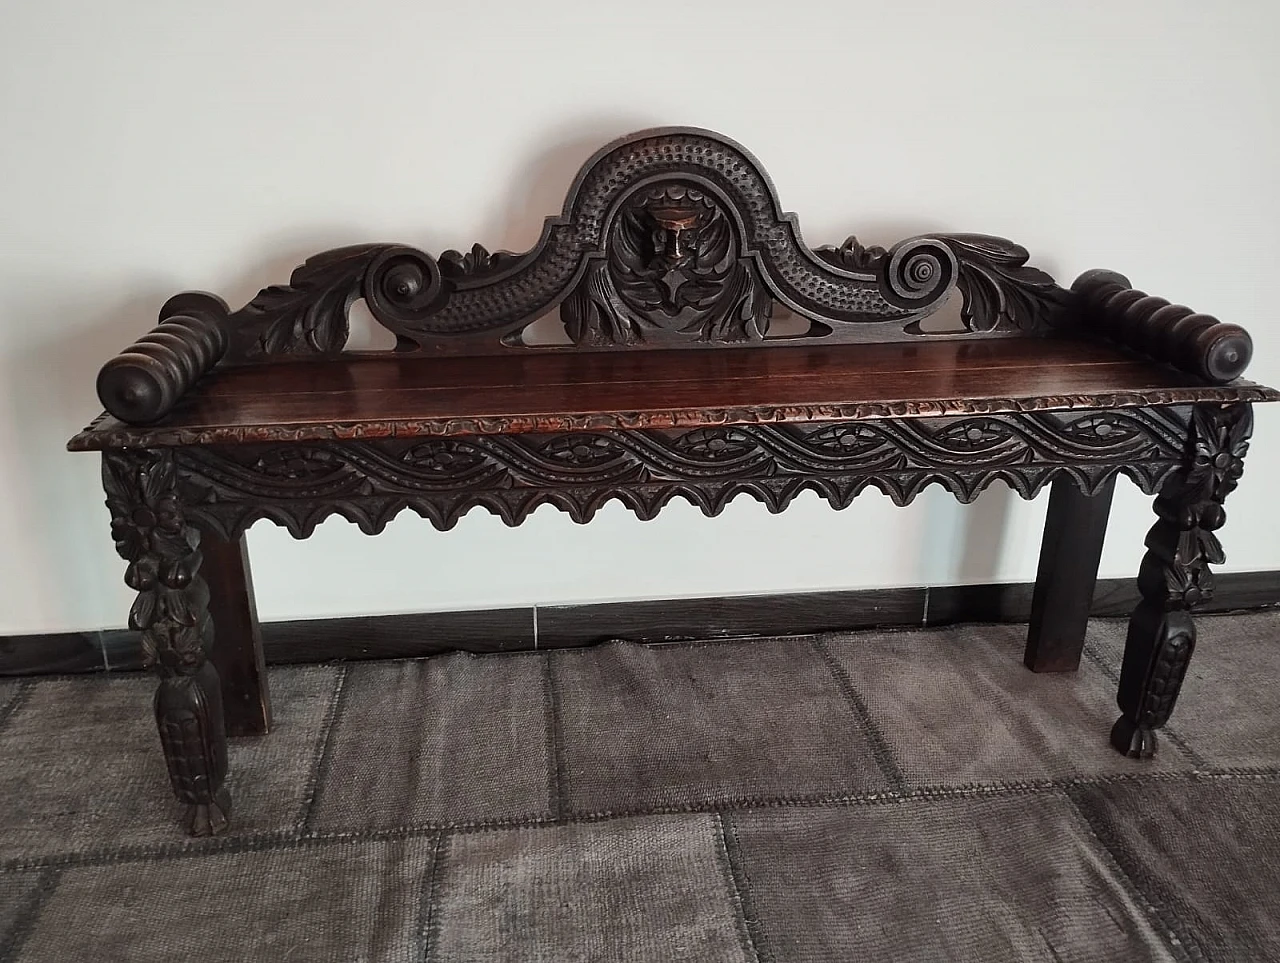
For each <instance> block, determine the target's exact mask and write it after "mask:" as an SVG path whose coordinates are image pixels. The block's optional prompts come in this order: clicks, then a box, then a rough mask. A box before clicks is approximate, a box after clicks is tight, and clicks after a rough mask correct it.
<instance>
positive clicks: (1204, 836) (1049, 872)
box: [0, 613, 1280, 963]
mask: <svg viewBox="0 0 1280 963" xmlns="http://www.w3.org/2000/svg"><path fill="white" fill-rule="evenodd" d="M1199 625H1200V629H1201V631H1200V646H1199V649H1198V651H1197V653H1196V656H1195V659H1194V661H1193V664H1192V668H1191V671H1190V673H1189V676H1188V679H1187V682H1186V684H1185V687H1184V690H1183V697H1182V700H1181V702H1180V704H1179V706H1178V709H1177V712H1176V713H1175V715H1174V720H1173V723H1172V725H1171V726H1170V727H1169V728H1168V729H1167V730H1165V731H1164V733H1163V734H1162V737H1161V738H1162V744H1161V749H1160V753H1159V755H1158V756H1157V758H1156V759H1154V760H1151V761H1148V762H1136V761H1132V760H1128V759H1124V758H1122V757H1121V756H1119V755H1118V754H1117V753H1115V752H1114V751H1112V749H1111V748H1110V747H1109V746H1108V744H1107V733H1108V730H1109V729H1110V726H1111V723H1112V722H1113V720H1114V719H1115V716H1116V714H1117V710H1116V708H1115V700H1114V695H1115V679H1116V671H1117V667H1118V665H1119V657H1120V651H1121V647H1122V644H1123V634H1124V625H1123V623H1121V622H1111V621H1099V622H1094V623H1093V624H1092V625H1091V627H1090V642H1089V646H1088V651H1087V656H1086V659H1085V662H1084V665H1083V666H1082V668H1081V670H1080V672H1079V673H1078V674H1074V675H1036V674H1033V673H1031V672H1029V671H1027V670H1026V669H1024V668H1023V666H1022V663H1021V648H1022V641H1023V634H1024V633H1025V627H1024V626H1016V625H969V626H960V627H955V628H948V629H934V630H919V631H893V632H888V631H885V632H861V633H856V634H848V635H824V636H804V637H794V638H782V639H755V640H748V641H741V642H714V643H680V644H673V645H664V646H655V647H642V646H637V645H630V644H624V643H618V644H611V645H606V646H601V647H597V648H592V649H580V650H559V651H551V652H539V653H526V654H518V655H494V656H483V657H476V656H472V655H467V654H453V655H448V656H441V657H436V658H431V659H426V660H417V661H398V662H368V663H353V664H349V665H323V666H305V667H289V668H277V669H274V670H272V672H271V686H272V694H273V699H274V703H275V714H276V720H277V724H276V728H275V730H274V731H273V732H272V733H271V735H270V736H268V737H266V738H262V739H248V740H236V741H234V742H233V744H232V752H231V765H232V770H233V771H232V775H231V777H230V786H231V789H232V792H233V794H234V798H235V810H234V813H233V820H234V824H233V827H232V830H231V832H230V833H229V834H228V835H226V836H223V837H219V838H217V839H213V840H188V839H186V838H185V837H184V836H183V835H182V834H181V832H180V830H179V829H178V824H177V819H178V810H177V808H176V804H174V803H173V802H172V800H171V798H170V797H169V791H168V786H167V780H166V777H165V773H164V764H163V760H162V758H161V755H160V750H159V744H158V739H157V737H156V734H155V730H154V727H153V723H152V720H151V709H150V701H151V694H152V692H153V689H154V683H153V682H152V681H151V680H150V679H148V678H146V677H144V676H140V675H131V674H125V675H108V676H98V677H76V678H43V679H32V680H0V959H5V960H9V959H13V960H22V961H50V963H52V961H58V963H62V961H67V960H75V961H80V960H92V961H114V960H121V961H125V960H127V961H131V963H147V961H165V963H170V961H174V960H200V961H214V960H227V961H237V963H238V961H245V960H263V961H273V963H278V961H329V960H334V961H337V960H342V961H416V963H422V961H429V963H458V961H477V963H479V961H521V963H529V961H546V963H569V961H588V960H590V961H596V960H599V961H608V963H621V961H645V963H653V961H662V960H696V961H700V963H715V961H731V960H732V961H778V963H791V961H795V963H807V961H873V960H910V961H927V960H981V961H984V963H995V961H1001V960H1019V961H1022V960H1043V961H1046V963H1067V961H1072V963H1074V961H1104V960H1124V961H1142V960H1224V961H1231V963H1241V961H1248V960H1278V959H1280V613H1261V614H1250V615H1240V616H1222V617H1205V618H1203V619H1201V620H1199Z"/></svg>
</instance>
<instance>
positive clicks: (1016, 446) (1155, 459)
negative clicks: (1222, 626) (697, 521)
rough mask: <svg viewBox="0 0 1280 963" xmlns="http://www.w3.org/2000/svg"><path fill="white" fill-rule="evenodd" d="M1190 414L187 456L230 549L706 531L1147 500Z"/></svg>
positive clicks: (265, 449)
mask: <svg viewBox="0 0 1280 963" xmlns="http://www.w3.org/2000/svg"><path fill="white" fill-rule="evenodd" d="M1187 417H1189V414H1188V409H1187V408H1177V409H1167V410H1142V409H1135V410H1125V411H1121V410H1113V411H1089V412H1044V413H1027V414H1022V415H985V416H970V417H953V418H931V419H921V420H903V421H868V422H858V423H828V424H821V423H818V424H811V425H733V426H725V427H715V428H696V429H690V430H670V431H652V430H650V431H601V432H571V433H565V434H552V435H511V436H474V437H463V438H442V439H408V440H385V441H363V442H357V441H346V442H313V443H298V444H292V445H278V446H277V445H240V446H228V447H223V448H184V449H179V450H178V451H177V454H176V457H177V459H178V464H179V465H180V466H181V472H182V476H183V498H184V502H185V504H186V505H187V506H188V511H189V513H190V516H191V518H192V519H193V520H195V521H197V522H199V523H200V524H201V525H207V526H209V527H211V528H212V529H213V530H215V531H218V532H221V533H222V534H223V535H225V536H226V537H232V536H234V535H236V534H238V533H240V532H242V531H243V530H244V529H245V528H247V527H248V526H249V525H250V524H252V522H253V521H254V520H255V519H257V518H262V517H265V518H270V519H273V520H274V521H276V522H278V523H280V524H282V525H284V526H286V527H287V528H288V529H289V530H290V532H292V533H293V534H294V535H295V536H297V537H299V538H304V537H306V536H307V535H309V534H310V533H311V531H312V530H313V529H314V528H315V526H316V525H317V524H318V523H319V522H320V521H321V520H323V519H324V518H326V517H327V516H329V515H331V514H335V513H336V514H340V515H343V516H345V517H347V518H349V519H350V520H352V521H354V522H356V523H357V524H358V525H359V526H360V527H361V529H362V530H364V531H365V532H368V533H370V534H373V533H376V532H379V531H381V530H382V528H383V527H384V526H385V525H386V524H387V523H388V522H389V521H390V520H391V519H392V518H393V517H395V515H397V514H398V513H399V512H401V511H403V510H405V509H411V510H413V511H415V512H417V513H418V514H420V515H422V516H424V517H426V518H427V519H429V520H430V521H431V523H432V524H433V525H435V526H436V527H437V528H440V529H448V528H451V527H452V526H453V525H454V524H455V523H456V522H457V520H458V519H459V518H460V517H461V516H462V515H463V514H465V513H466V512H467V511H468V510H469V509H471V508H474V507H476V506H484V507H485V508H487V509H489V510H490V511H492V512H494V513H495V514H497V515H498V516H500V517H501V518H502V519H503V520H504V521H505V522H506V523H507V524H509V525H516V524H519V523H520V522H521V521H522V520H523V519H524V518H526V517H527V516H528V514H529V513H530V512H532V511H533V510H534V509H535V508H537V507H538V506H539V505H541V504H544V503H546V504H551V505H555V506H556V507H558V508H560V509H562V510H564V511H566V512H568V513H569V514H570V516H572V518H573V519H574V520H575V521H578V522H585V521H588V520H589V519H590V518H591V517H592V516H593V515H594V514H595V512H596V511H597V510H598V509H599V508H600V506H601V505H603V504H604V503H605V502H607V501H608V500H609V499H611V498H617V499H618V500H619V501H621V502H622V503H623V504H625V505H627V506H628V507H629V508H631V509H632V510H633V511H634V512H635V513H636V514H637V515H638V516H640V517H641V518H646V519H647V518H651V517H653V516H654V515H656V514H657V512H658V511H659V510H660V509H661V508H662V506H663V505H665V504H666V503H667V502H669V501H670V500H671V499H672V498H675V497H677V496H682V497H684V498H687V499H688V500H690V501H692V502H693V503H694V504H696V505H698V506H699V507H700V508H701V509H702V510H703V512H705V513H706V514H708V515H716V514H719V512H720V511H721V510H722V509H723V508H724V506H725V504H727V503H728V501H729V500H730V499H732V498H733V497H734V496H736V495H738V494H741V493H743V492H746V493H749V494H750V495H752V496H753V497H755V498H757V499H758V500H760V501H761V502H763V503H764V504H765V505H766V506H767V507H768V508H769V510H770V511H773V512H778V511H781V510H782V509H783V508H785V507H786V505H787V504H788V503H789V502H790V501H791V499H792V498H794V497H795V496H796V495H797V494H798V493H799V492H801V491H803V490H805V489H811V490H813V491H815V492H817V493H818V494H819V495H820V496H821V497H823V498H825V499H826V500H827V501H829V502H830V503H831V504H832V505H833V506H834V507H836V508H843V507H845V506H847V505H848V504H849V503H850V501H852V499H853V498H854V496H855V495H857V494H858V492H860V491H862V490H863V489H864V488H866V487H867V486H874V487H876V488H879V489H880V490H881V491H883V492H884V493H885V494H887V495H889V497H890V498H892V499H893V501H894V502H895V503H896V504H899V505H905V504H906V503H908V502H910V501H911V500H912V499H913V498H915V496H916V495H917V494H919V492H920V491H921V490H923V489H924V488H925V487H926V486H927V485H929V484H932V483H937V484H940V485H943V486H944V487H946V488H947V489H949V490H950V491H952V492H953V493H955V495H956V496H957V497H958V498H960V499H961V500H962V501H966V502H967V501H971V500H972V499H973V498H974V497H976V496H977V494H978V492H979V491H981V490H982V489H983V488H985V487H987V486H988V485H990V484H991V483H993V482H994V481H996V480H997V479H1002V480H1004V481H1005V482H1006V483H1007V484H1008V485H1009V486H1010V487H1012V488H1013V489H1014V490H1015V491H1017V492H1018V493H1019V494H1020V495H1022V496H1023V497H1024V498H1030V497H1032V496H1034V495H1035V493H1036V492H1037V491H1038V490H1039V489H1040V488H1041V487H1043V486H1044V485H1045V484H1046V483H1047V482H1048V481H1049V480H1051V478H1053V477H1054V476H1056V475H1058V474H1061V473H1066V474H1068V475H1070V476H1071V477H1072V478H1074V479H1075V480H1076V482H1077V483H1078V484H1079V485H1080V486H1081V487H1082V488H1083V489H1084V490H1085V491H1089V492H1092V491H1096V490H1097V488H1098V486H1099V485H1101V484H1102V483H1103V482H1104V481H1105V480H1106V479H1107V478H1109V477H1111V476H1112V475H1114V474H1116V473H1117V472H1124V473H1126V474H1128V475H1129V476H1130V477H1132V478H1133V479H1134V480H1135V481H1136V482H1137V483H1138V485H1139V486H1140V487H1141V488H1142V489H1143V490H1145V491H1148V492H1154V491H1155V490H1156V488H1157V487H1158V486H1159V484H1160V483H1161V482H1162V480H1163V479H1164V478H1165V477H1166V476H1167V475H1168V474H1169V472H1171V471H1173V470H1174V468H1176V467H1177V465H1178V464H1179V463H1180V460H1181V458H1182V449H1183V438H1184V437H1185V432H1186V418H1187Z"/></svg>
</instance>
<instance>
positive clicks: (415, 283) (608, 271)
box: [229, 128, 1064, 362]
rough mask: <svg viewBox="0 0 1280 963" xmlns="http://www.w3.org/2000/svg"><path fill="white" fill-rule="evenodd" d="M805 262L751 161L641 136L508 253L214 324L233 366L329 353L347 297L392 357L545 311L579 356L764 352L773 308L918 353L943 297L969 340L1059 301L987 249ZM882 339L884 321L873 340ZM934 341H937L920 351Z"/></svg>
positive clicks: (255, 306) (941, 248)
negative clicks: (387, 342)
mask: <svg viewBox="0 0 1280 963" xmlns="http://www.w3.org/2000/svg"><path fill="white" fill-rule="evenodd" d="M855 243H856V242H847V243H846V245H845V247H843V248H840V249H821V248H820V249H818V250H817V251H811V250H809V249H808V248H807V247H806V246H805V245H804V243H803V241H802V240H801V239H800V235H799V232H798V230H797V227H796V220H795V217H794V215H790V214H784V213H783V212H782V209H781V206H780V205H779V203H778V199H777V197H776V195H775V193H774V190H773V186H772V184H771V183H770V182H769V179H768V177H767V175H766V174H765V173H764V171H763V169H761V167H760V165H759V164H758V162H757V161H756V160H755V159H754V158H753V157H751V155H749V154H748V153H747V152H746V151H745V150H743V149H742V148H741V147H739V146H738V145H737V144H734V143H733V142H732V141H729V140H727V139H726V138H723V137H721V136H719V135H717V134H713V133H710V132H708V131H700V130H691V129H686V128H671V129H662V130H654V131H645V132H642V133H640V134H636V135H633V136H632V137H629V138H626V139H624V140H622V141H618V142H617V143H615V144H612V145H609V146H608V147H606V148H605V149H604V150H602V151H601V152H600V153H598V154H597V155H596V156H595V157H593V158H592V159H591V160H590V161H589V162H588V163H587V164H586V166H585V167H584V168H583V170H582V172H581V173H580V174H579V175H578V178H577V180H576V181H575V182H574V185H573V188H572V189H571V190H570V193H569V196H568V199H567V200H566V202H565V207H564V211H563V213H562V214H561V215H560V216H559V217H555V218H551V219H549V220H548V221H547V224H546V228H545V229H544V231H543V234H542V239H541V240H540V241H539V242H538V244H537V245H536V246H535V247H534V248H533V250H531V251H529V252H527V253H525V254H518V255H517V254H509V253H507V252H497V253H494V254H490V253H489V252H488V251H486V250H485V249H484V248H483V247H480V246H479V245H476V246H474V247H473V248H472V249H471V251H470V252H469V253H467V254H461V253H459V252H457V251H448V252H446V253H445V254H443V255H442V256H441V258H440V260H439V261H436V259H434V258H432V257H431V256H430V255H428V254H425V253H423V252H422V251H418V250H415V249H413V248H408V247H402V246H398V245H363V246H358V247H349V248H340V249H338V250H335V251H329V252H326V253H324V254H321V255H318V256H316V257H314V258H312V259H310V260H309V261H307V262H306V263H305V264H303V265H302V266H301V267H300V268H298V270H297V271H295V272H294V275H293V277H292V278H291V279H290V282H289V284H288V285H284V286H276V287H270V288H267V289H266V290H264V291H263V292H262V293H261V294H259V295H258V296H257V297H256V298H254V299H253V301H252V302H250V303H249V304H248V305H247V306H246V307H245V308H243V309H242V310H241V311H239V312H237V313H236V314H235V315H234V316H233V317H232V318H231V319H230V322H229V328H230V330H231V332H232V344H231V350H230V357H231V358H232V359H233V360H234V361H237V362H252V361H265V360H273V359H277V358H296V357H325V356H331V355H333V354H335V353H338V352H340V351H341V350H342V348H343V346H344V345H345V343H346V337H347V312H348V311H349V310H350V307H351V305H352V304H353V303H354V302H355V300H356V299H357V298H360V297H363V298H364V299H365V300H366V302H367V303H368V305H369V308H370V311H371V312H372V314H373V316H374V317H375V318H376V319H377V320H378V321H379V322H380V323H382V324H383V325H385V326H386V327H387V328H389V329H390V330H391V331H393V332H395V333H396V335H397V336H398V338H399V345H400V350H402V351H410V352H412V351H424V352H430V353H437V354H438V353H449V352H460V353H477V352H486V351H487V352H495V351H501V350H504V348H510V347H512V346H514V345H518V344H519V332H520V331H521V329H523V328H524V327H525V326H526V325H528V324H529V323H531V322H532V321H534V320H536V319H537V318H538V317H540V316H542V315H543V314H545V313H546V312H548V311H551V310H553V309H555V308H556V306H557V305H559V306H560V308H561V317H562V319H563V321H564V322H565V326H566V331H567V333H568V335H569V337H570V339H571V340H572V341H573V342H574V344H576V345H578V346H580V347H589V348H612V347H620V346H629V347H658V346H668V347H670V346H683V345H708V344H724V343H735V342H753V341H757V342H758V341H763V340H765V339H766V338H767V336H768V332H769V319H770V316H771V315H772V312H773V306H774V304H775V303H781V304H784V305H786V306H787V307H788V308H790V309H791V310H793V311H796V312H798V313H799V314H801V315H803V316H805V317H807V318H809V319H811V320H812V321H813V322H815V323H816V325H815V326H814V327H812V328H811V331H810V334H811V336H821V337H829V338H832V339H834V340H838V341H885V340H895V339H909V338H912V337H921V336H925V334H924V332H923V331H922V330H921V328H920V325H919V321H920V319H921V318H923V317H924V316H926V315H927V314H928V313H930V312H931V311H933V310H935V309H936V308H937V307H938V306H940V305H941V304H942V303H943V302H944V300H945V299H946V296H947V295H948V294H949V292H950V291H951V290H952V289H953V287H955V286H956V285H958V286H959V288H960V290H961V292H962V293H963V295H964V297H965V305H966V307H965V314H964V317H965V324H966V327H967V329H968V332H969V333H977V334H1009V333H1021V332H1037V331H1041V330H1044V328H1045V326H1046V325H1047V324H1048V322H1049V319H1050V316H1051V314H1052V313H1053V312H1054V311H1055V310H1056V309H1057V307H1058V306H1059V305H1060V304H1061V303H1062V301H1063V297H1064V292H1063V291H1062V290H1061V289H1060V288H1058V287H1057V286H1056V285H1055V284H1054V283H1053V281H1052V279H1051V278H1049V277H1048V275H1046V274H1044V273H1043V272H1040V271H1037V270H1036V269H1034V268H1029V267H1027V266H1026V260H1027V252H1026V251H1025V250H1023V249H1022V248H1020V247H1018V246H1017V245H1015V244H1012V243H1010V242H1008V241H1004V240H1002V239H1000V238H991V237H984V236H982V235H969V234H955V235H937V236H932V237H919V238H912V239H910V240H908V241H904V242H902V243H900V244H897V245H895V246H894V247H893V248H891V249H889V250H887V251H886V250H884V249H883V248H866V249H864V248H861V247H855V246H854V245H855ZM884 322H897V324H896V325H892V324H889V325H886V324H885V323H884ZM929 336H939V335H929Z"/></svg>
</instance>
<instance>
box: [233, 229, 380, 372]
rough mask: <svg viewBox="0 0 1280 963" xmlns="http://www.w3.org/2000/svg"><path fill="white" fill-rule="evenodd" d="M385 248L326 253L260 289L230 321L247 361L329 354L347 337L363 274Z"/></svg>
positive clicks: (369, 246)
mask: <svg viewBox="0 0 1280 963" xmlns="http://www.w3.org/2000/svg"><path fill="white" fill-rule="evenodd" d="M387 246H388V245H384V244H364V245H357V246H354V247H344V248H338V249H337V250H333V251H326V252H325V253H323V254H319V255H317V256H316V257H313V258H310V259H309V260H308V261H306V262H305V263H304V264H302V265H300V266H299V267H298V268H296V269H295V270H294V272H293V274H292V275H291V276H290V277H289V283H288V284H287V285H284V284H275V285H272V286H270V287H268V288H264V289H263V290H262V291H261V292H259V294H258V296H257V297H255V298H254V299H253V300H252V301H250V302H249V303H248V304H247V305H245V307H243V308H242V309H240V310H239V311H237V312H236V313H235V314H234V315H233V316H232V319H231V323H232V326H233V336H234V338H235V339H236V341H237V342H238V344H239V346H240V350H241V353H242V354H243V355H244V356H246V357H247V358H255V357H256V358H272V357H279V356H285V355H292V356H297V355H308V354H312V355H330V354H336V353H338V352H340V351H341V350H342V349H343V347H344V346H345V345H346V343H347V335H348V333H349V329H348V323H347V312H348V311H349V310H350V308H351V305H352V304H353V303H354V302H355V300H356V299H357V298H358V297H360V286H361V282H362V281H363V278H364V274H365V271H366V270H368V268H369V265H370V264H371V263H372V262H373V259H374V258H375V257H377V255H378V254H379V253H380V252H381V251H383V250H384V249H385V248H386V247H387Z"/></svg>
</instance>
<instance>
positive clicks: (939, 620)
mask: <svg viewBox="0 0 1280 963" xmlns="http://www.w3.org/2000/svg"><path fill="white" fill-rule="evenodd" d="M1215 586H1216V591H1215V594H1214V599H1213V601H1212V602H1210V603H1209V604H1207V605H1205V606H1204V607H1202V608H1200V609H1198V610H1197V611H1201V612H1233V611H1242V610H1249V609H1260V608H1266V607H1268V606H1276V605H1280V571H1266V572H1230V573H1226V574H1222V575H1218V576H1217V577H1216V579H1215ZM1031 591H1032V583H1030V582H1012V583H1007V584H992V585H941V586H938V585H935V586H931V587H928V588H926V587H923V586H915V587H909V588H888V589H860V590H853V591H839V592H797V593H790V594H780V595H741V596H726V597H720V598H695V599H662V600H649V601H640V602H605V603H594V604H588V605H548V606H539V607H538V608H537V610H536V613H535V610H534V609H533V607H528V608H512V609H488V610H483V611H474V612H424V613H421V614H417V615H378V616H367V617H363V618H344V619H315V620H307V621H297V622H266V623H264V624H263V626H262V640H263V646H264V647H265V649H266V656H267V661H268V662H270V663H274V664H282V663H300V662H331V661H334V660H337V659H398V658H413V657H418V656H424V655H434V654H436V653H439V652H448V651H454V650H459V649H460V650H463V651H467V652H517V651H523V650H528V649H533V648H543V649H553V648H573V647H577V646H584V645H594V644H595V643H597V642H605V641H608V640H611V639H630V640H632V641H636V642H670V641H677V640H681V639H717V638H742V637H747V636H753V635H804V634H809V633H813V632H833V631H848V630H852V629H869V628H879V627H899V628H900V627H907V626H935V625H950V624H952V623H956V622H1025V621H1027V619H1028V618H1029V617H1030V613H1031ZM1137 602H1138V591H1137V586H1136V583H1135V582H1134V580H1133V579H1099V581H1098V584H1097V588H1096V590H1095V591H1094V596H1093V609H1092V614H1093V615H1094V616H1095V617H1098V618H1119V617H1124V616H1127V615H1128V614H1129V612H1130V610H1132V609H1133V607H1134V606H1135V605H1136V604H1137ZM535 639H536V645H535ZM139 668H141V663H140V660H139V654H138V639H137V633H136V632H132V631H129V630H127V629H110V630H105V631H100V632H51V633H46V634H42V635H11V636H0V676H20V675H44V674H50V673H67V672H96V671H102V670H104V669H107V670H133V669H139Z"/></svg>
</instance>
